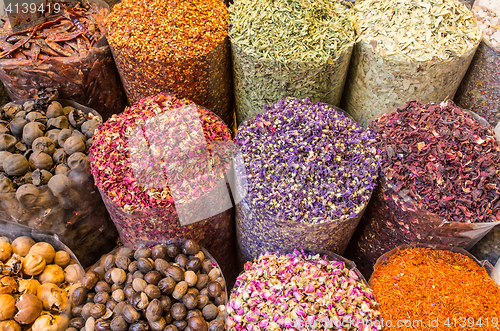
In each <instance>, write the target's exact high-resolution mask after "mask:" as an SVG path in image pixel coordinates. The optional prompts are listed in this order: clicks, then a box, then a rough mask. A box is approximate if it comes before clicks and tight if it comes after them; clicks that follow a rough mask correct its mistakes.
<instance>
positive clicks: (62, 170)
mask: <svg viewBox="0 0 500 331" xmlns="http://www.w3.org/2000/svg"><path fill="white" fill-rule="evenodd" d="M70 172H71V169H70V168H69V167H68V166H67V165H65V164H58V165H57V167H56V171H54V173H55V174H56V175H63V176H65V177H68V175H69V173H70ZM49 181H50V180H49Z"/></svg>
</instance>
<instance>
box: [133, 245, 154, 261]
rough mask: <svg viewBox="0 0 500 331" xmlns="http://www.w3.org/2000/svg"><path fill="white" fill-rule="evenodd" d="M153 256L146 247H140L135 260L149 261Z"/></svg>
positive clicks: (135, 254) (136, 251)
mask: <svg viewBox="0 0 500 331" xmlns="http://www.w3.org/2000/svg"><path fill="white" fill-rule="evenodd" d="M151 256H152V252H151V250H150V249H149V248H148V247H146V246H140V247H139V248H137V249H136V250H135V253H134V259H135V260H136V261H139V259H140V258H143V259H149V258H150V257H151Z"/></svg>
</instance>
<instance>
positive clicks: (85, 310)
mask: <svg viewBox="0 0 500 331" xmlns="http://www.w3.org/2000/svg"><path fill="white" fill-rule="evenodd" d="M94 305H95V303H93V302H87V303H86V304H85V305H84V306H83V308H82V317H83V319H84V320H87V319H89V318H90V317H91V316H90V310H91V309H92V308H93V307H94Z"/></svg>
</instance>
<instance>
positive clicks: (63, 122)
mask: <svg viewBox="0 0 500 331" xmlns="http://www.w3.org/2000/svg"><path fill="white" fill-rule="evenodd" d="M47 128H48V129H49V130H51V129H61V130H62V129H69V121H68V118H67V117H66V116H57V117H54V118H51V119H49V120H48V121H47Z"/></svg>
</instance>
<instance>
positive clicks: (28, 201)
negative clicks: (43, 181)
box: [16, 184, 40, 249]
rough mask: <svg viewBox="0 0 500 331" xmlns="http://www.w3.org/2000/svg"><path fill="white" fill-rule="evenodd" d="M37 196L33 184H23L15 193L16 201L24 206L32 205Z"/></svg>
mask: <svg viewBox="0 0 500 331" xmlns="http://www.w3.org/2000/svg"><path fill="white" fill-rule="evenodd" d="M39 195H40V191H39V190H38V187H36V186H35V185H33V184H24V185H22V186H20V187H19V188H18V189H17V191H16V199H17V200H18V201H19V202H20V203H22V204H23V205H25V206H31V205H33V203H35V201H36V199H37V198H38V196H39ZM30 249H31V248H30Z"/></svg>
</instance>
